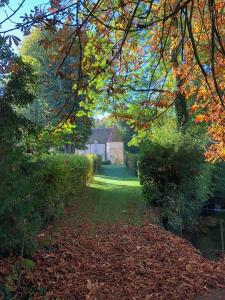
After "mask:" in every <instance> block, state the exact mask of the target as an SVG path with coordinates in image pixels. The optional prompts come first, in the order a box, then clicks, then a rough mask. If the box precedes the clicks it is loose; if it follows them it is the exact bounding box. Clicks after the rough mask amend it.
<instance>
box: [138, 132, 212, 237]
mask: <svg viewBox="0 0 225 300" xmlns="http://www.w3.org/2000/svg"><path fill="white" fill-rule="evenodd" d="M160 138H161V137H160V136H159V138H158V139H155V140H154V141H152V142H149V144H148V145H146V147H145V149H143V150H142V154H141V157H140V162H139V177H140V181H141V184H142V185H143V192H144V195H145V198H146V200H147V203H148V204H149V205H152V206H154V207H156V208H157V209H158V210H159V212H160V213H161V217H162V223H163V225H164V226H165V227H166V228H167V229H169V230H171V231H173V232H175V233H180V232H182V231H183V230H185V231H192V229H193V226H194V225H195V224H196V222H197V220H198V217H199V214H200V212H201V209H202V207H203V205H204V203H205V202H207V200H208V199H209V197H210V196H211V195H212V176H211V175H212V167H211V166H210V165H209V164H207V163H205V162H204V159H203V150H202V147H201V145H199V144H198V141H195V140H194V139H193V140H192V139H191V137H190V136H189V135H187V134H186V135H184V136H182V135H181V136H178V137H177V138H173V136H172V135H171V136H169V134H168V136H167V139H166V140H162V139H160Z"/></svg>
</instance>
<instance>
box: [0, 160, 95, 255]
mask: <svg viewBox="0 0 225 300" xmlns="http://www.w3.org/2000/svg"><path fill="white" fill-rule="evenodd" d="M96 164H97V157H95V156H93V155H88V156H77V155H74V154H54V155H43V156H41V157H40V158H39V159H36V160H35V161H33V162H30V161H29V162H26V163H24V162H23V163H22V164H21V165H20V171H19V172H18V174H17V176H15V175H14V174H13V176H14V178H11V180H14V184H13V187H12V188H11V197H10V195H9V197H6V196H5V197H2V196H0V240H1V243H0V253H2V254H3V253H10V252H17V253H18V252H19V251H20V249H21V246H22V244H23V242H25V249H26V251H27V253H29V252H31V251H32V248H33V246H34V240H35V239H34V237H35V235H36V234H37V233H38V232H39V231H40V229H41V228H43V226H44V225H45V224H46V223H47V222H49V221H51V220H53V219H54V218H56V217H59V216H60V215H61V214H62V212H63V208H64V207H65V205H67V204H68V203H69V202H71V201H73V200H75V199H77V198H78V197H79V195H80V194H81V193H82V192H83V191H84V189H85V187H86V186H87V184H88V183H89V182H90V181H91V180H92V177H93V174H94V166H95V165H96ZM98 164H99V162H98ZM9 182H10V181H9ZM0 188H1V190H4V189H5V187H4V186H1V183H0ZM13 189H14V190H13Z"/></svg>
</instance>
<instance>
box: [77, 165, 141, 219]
mask: <svg viewBox="0 0 225 300" xmlns="http://www.w3.org/2000/svg"><path fill="white" fill-rule="evenodd" d="M144 205H145V203H144V200H143V197H142V192H141V186H140V183H139V181H138V178H137V177H135V176H134V175H132V173H131V172H130V171H129V170H128V169H127V168H126V167H124V166H103V168H102V171H101V173H100V174H98V175H96V176H95V177H94V180H93V182H92V183H91V184H90V186H89V187H88V189H87V191H86V193H85V194H84V195H83V197H82V198H81V199H80V200H79V203H78V208H77V210H76V212H75V214H74V215H73V218H75V219H76V222H78V223H82V222H86V221H91V222H95V223H113V222H117V221H121V222H128V223H138V222H139V221H140V218H141V215H142V211H143V209H144Z"/></svg>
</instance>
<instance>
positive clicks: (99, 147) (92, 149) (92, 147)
mask: <svg viewBox="0 0 225 300" xmlns="http://www.w3.org/2000/svg"><path fill="white" fill-rule="evenodd" d="M86 147H87V149H85V150H76V153H77V154H80V155H85V154H98V155H101V156H102V160H103V161H105V160H106V157H105V152H106V147H105V144H96V143H95V144H88V145H86Z"/></svg>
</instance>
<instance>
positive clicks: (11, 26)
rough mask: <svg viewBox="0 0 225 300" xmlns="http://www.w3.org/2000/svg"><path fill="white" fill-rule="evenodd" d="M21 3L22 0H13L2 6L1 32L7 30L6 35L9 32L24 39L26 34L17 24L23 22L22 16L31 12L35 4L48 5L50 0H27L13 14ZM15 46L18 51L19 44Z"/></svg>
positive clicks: (0, 17) (0, 15)
mask: <svg viewBox="0 0 225 300" xmlns="http://www.w3.org/2000/svg"><path fill="white" fill-rule="evenodd" d="M21 3H22V0H20V1H16V0H11V1H9V5H6V6H4V7H0V24H1V23H2V24H1V25H0V32H1V33H2V32H3V33H4V32H5V31H6V33H5V35H7V34H10V35H15V36H17V37H18V38H20V39H21V40H22V39H23V37H24V35H23V33H22V32H21V30H20V29H17V28H16V24H18V23H21V22H23V19H22V18H21V17H22V16H24V15H25V14H30V12H31V10H33V9H34V7H35V6H40V5H41V6H44V5H47V4H48V1H47V0H25V1H24V3H23V5H22V6H21V7H20V9H19V10H18V11H17V12H16V13H15V14H13V11H16V10H17V8H18V7H19V6H20V4H21ZM12 14H13V16H12V17H11V18H9V19H8V20H7V21H4V20H6V19H7V18H8V17H9V16H10V15H12ZM7 31H8V33H7ZM13 48H14V50H15V51H16V52H17V51H18V47H17V46H15V45H13Z"/></svg>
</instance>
